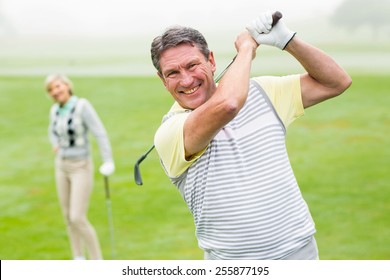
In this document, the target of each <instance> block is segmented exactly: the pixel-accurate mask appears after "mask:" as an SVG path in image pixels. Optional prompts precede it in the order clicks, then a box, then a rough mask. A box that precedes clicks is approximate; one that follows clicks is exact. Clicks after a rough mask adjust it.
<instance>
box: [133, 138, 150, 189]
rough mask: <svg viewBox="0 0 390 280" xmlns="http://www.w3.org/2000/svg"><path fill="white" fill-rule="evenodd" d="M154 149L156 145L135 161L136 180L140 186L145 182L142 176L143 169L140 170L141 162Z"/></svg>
mask: <svg viewBox="0 0 390 280" xmlns="http://www.w3.org/2000/svg"><path fill="white" fill-rule="evenodd" d="M153 149H154V145H153V146H152V147H150V148H149V150H148V151H147V152H146V153H145V154H143V155H142V156H141V157H140V158H139V159H138V160H137V162H136V163H135V165H134V181H135V183H136V184H137V185H138V186H141V185H142V184H143V182H142V177H141V170H140V167H139V166H140V164H141V162H142V161H143V160H144V159H145V158H146V157H147V156H148V154H149V153H150V152H151V151H152V150H153Z"/></svg>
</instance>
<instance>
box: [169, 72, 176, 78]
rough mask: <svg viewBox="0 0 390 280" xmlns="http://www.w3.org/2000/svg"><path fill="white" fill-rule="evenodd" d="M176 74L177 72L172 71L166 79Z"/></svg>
mask: <svg viewBox="0 0 390 280" xmlns="http://www.w3.org/2000/svg"><path fill="white" fill-rule="evenodd" d="M176 74H177V71H172V72H169V73H168V75H167V77H168V78H172V77H174V76H175V75H176Z"/></svg>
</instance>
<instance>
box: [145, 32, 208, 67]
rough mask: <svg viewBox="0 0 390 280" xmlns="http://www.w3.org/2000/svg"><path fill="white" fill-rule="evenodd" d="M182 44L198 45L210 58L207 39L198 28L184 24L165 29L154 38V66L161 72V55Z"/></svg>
mask: <svg viewBox="0 0 390 280" xmlns="http://www.w3.org/2000/svg"><path fill="white" fill-rule="evenodd" d="M180 44H190V45H192V46H196V47H197V48H198V49H199V50H200V52H201V53H202V54H203V55H204V56H205V58H206V60H208V59H209V54H210V50H209V47H208V45H207V42H206V39H205V38H204V37H203V35H202V34H201V33H200V32H199V31H198V30H196V29H193V28H191V27H183V26H172V27H169V28H168V29H166V30H165V31H164V33H163V34H162V35H160V36H157V37H156V38H154V40H153V42H152V44H151V49H150V52H151V57H152V62H153V65H154V67H155V68H156V69H157V71H158V72H159V73H160V74H162V73H161V67H160V56H161V53H162V52H164V51H165V50H167V49H169V48H173V47H177V46H178V45H180Z"/></svg>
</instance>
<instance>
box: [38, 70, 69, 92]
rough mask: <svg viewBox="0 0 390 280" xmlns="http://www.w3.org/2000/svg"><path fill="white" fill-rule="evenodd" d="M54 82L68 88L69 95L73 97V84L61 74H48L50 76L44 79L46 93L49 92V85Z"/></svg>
mask: <svg viewBox="0 0 390 280" xmlns="http://www.w3.org/2000/svg"><path fill="white" fill-rule="evenodd" d="M54 81H61V82H63V83H64V84H67V85H68V87H69V93H70V95H73V83H72V81H71V80H70V79H69V78H68V77H67V76H66V75H63V74H50V75H48V76H47V77H46V79H45V89H46V91H49V87H50V85H51V83H52V82H54Z"/></svg>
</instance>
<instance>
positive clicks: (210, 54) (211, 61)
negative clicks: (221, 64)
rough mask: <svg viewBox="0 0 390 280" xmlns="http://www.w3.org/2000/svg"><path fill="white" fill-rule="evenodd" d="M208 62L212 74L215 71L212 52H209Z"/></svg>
mask: <svg viewBox="0 0 390 280" xmlns="http://www.w3.org/2000/svg"><path fill="white" fill-rule="evenodd" d="M209 62H210V64H211V71H212V72H213V74H214V73H215V71H216V70H217V64H216V63H215V58H214V53H213V52H212V51H210V53H209Z"/></svg>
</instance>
